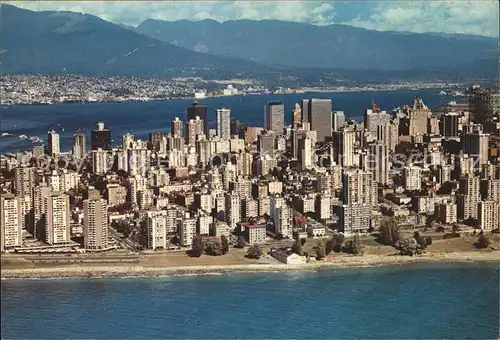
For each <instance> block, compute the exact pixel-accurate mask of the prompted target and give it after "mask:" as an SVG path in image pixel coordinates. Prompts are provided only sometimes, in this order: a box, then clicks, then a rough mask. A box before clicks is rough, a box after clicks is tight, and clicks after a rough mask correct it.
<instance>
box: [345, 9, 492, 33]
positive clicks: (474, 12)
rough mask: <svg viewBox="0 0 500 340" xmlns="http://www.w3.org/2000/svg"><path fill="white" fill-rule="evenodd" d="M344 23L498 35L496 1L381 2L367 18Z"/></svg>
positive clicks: (422, 30) (389, 28) (418, 30)
mask: <svg viewBox="0 0 500 340" xmlns="http://www.w3.org/2000/svg"><path fill="white" fill-rule="evenodd" d="M346 24H348V25H352V26H357V27H363V28H367V29H375V30H381V31H387V30H393V31H408V32H417V33H424V32H442V33H462V34H476V35H484V36H493V37H496V36H498V30H499V26H498V2H497V1H496V0H486V1H485V0H473V1H401V2H397V1H394V2H381V3H379V5H378V6H377V7H374V8H373V9H372V11H371V13H370V16H369V17H368V18H361V17H358V18H356V19H353V20H350V21H347V22H346Z"/></svg>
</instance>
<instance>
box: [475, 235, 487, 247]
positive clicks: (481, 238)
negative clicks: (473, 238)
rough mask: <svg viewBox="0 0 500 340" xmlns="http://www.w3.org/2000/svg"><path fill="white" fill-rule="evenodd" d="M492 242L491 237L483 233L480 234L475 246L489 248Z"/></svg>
mask: <svg viewBox="0 0 500 340" xmlns="http://www.w3.org/2000/svg"><path fill="white" fill-rule="evenodd" d="M490 244H491V240H490V238H489V237H487V236H486V235H484V234H483V235H481V236H479V238H478V239H477V242H476V244H475V246H476V247H477V248H488V247H489V246H490Z"/></svg>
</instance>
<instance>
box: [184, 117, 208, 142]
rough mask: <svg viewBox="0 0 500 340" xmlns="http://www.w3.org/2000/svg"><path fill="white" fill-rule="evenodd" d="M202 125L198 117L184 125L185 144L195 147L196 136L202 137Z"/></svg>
mask: <svg viewBox="0 0 500 340" xmlns="http://www.w3.org/2000/svg"><path fill="white" fill-rule="evenodd" d="M203 131H204V123H203V120H202V119H201V118H200V117H198V116H197V117H196V118H195V119H191V120H189V121H188V122H187V123H186V144H188V145H191V146H195V144H196V139H197V138H198V137H197V136H199V135H204V132H203Z"/></svg>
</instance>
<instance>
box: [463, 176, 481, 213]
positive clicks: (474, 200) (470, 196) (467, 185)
mask: <svg viewBox="0 0 500 340" xmlns="http://www.w3.org/2000/svg"><path fill="white" fill-rule="evenodd" d="M459 190H460V195H458V196H457V215H458V218H459V219H461V220H467V219H470V218H471V219H477V218H478V204H479V200H480V190H481V189H480V180H479V177H475V176H466V177H464V178H462V179H461V180H460V184H459Z"/></svg>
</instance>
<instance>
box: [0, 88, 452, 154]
mask: <svg viewBox="0 0 500 340" xmlns="http://www.w3.org/2000/svg"><path fill="white" fill-rule="evenodd" d="M438 92H439V89H422V90H418V91H412V90H398V91H376V92H367V91H365V92H335V93H300V94H282V95H248V96H230V97H213V98H207V99H202V100H198V101H199V102H200V103H202V104H205V105H207V109H208V112H209V127H210V128H214V127H215V110H216V109H217V108H220V107H226V108H229V109H230V110H231V119H239V120H241V121H243V122H244V123H245V124H246V125H247V126H263V122H264V105H265V104H266V103H267V102H268V101H281V102H283V103H284V105H285V121H286V122H288V123H289V122H290V112H291V110H292V109H293V107H294V105H295V103H298V102H300V100H301V99H303V98H326V99H331V100H332V109H333V110H340V111H344V112H345V114H346V117H348V118H350V119H354V118H356V119H362V117H363V114H364V110H365V109H366V108H371V101H372V100H375V101H376V103H377V105H378V106H379V107H381V108H382V109H384V110H387V111H388V112H390V111H391V110H392V109H393V108H395V107H398V106H403V105H405V104H412V103H413V98H414V97H415V96H420V97H421V98H423V100H424V102H425V103H426V105H427V106H429V107H430V108H434V107H438V106H443V105H446V103H447V102H449V101H451V100H460V99H461V98H457V97H452V96H439V95H438ZM192 102H193V100H190V99H179V100H170V101H149V102H121V103H92V104H53V105H12V106H2V107H0V120H1V127H0V130H1V131H2V132H10V133H14V134H15V135H20V134H25V135H28V136H36V137H38V138H41V139H43V140H44V141H46V140H47V132H48V131H50V130H52V129H54V130H55V131H56V132H57V133H59V135H60V142H61V150H63V151H69V150H70V149H71V143H72V136H73V133H74V132H75V131H76V130H77V129H83V130H84V131H85V132H86V135H87V142H88V143H90V130H91V129H93V128H94V127H95V125H96V123H97V122H98V121H103V122H104V123H105V125H106V127H108V128H109V129H110V130H111V134H112V138H113V140H114V142H113V144H114V145H118V144H120V143H121V136H122V135H123V134H125V133H128V132H130V133H132V134H134V135H135V136H136V139H143V140H145V139H147V138H148V134H149V133H151V132H156V131H169V130H170V122H171V120H172V119H173V118H174V117H179V118H180V119H185V112H186V108H187V107H188V106H189V105H190V104H191V103H192ZM0 143H1V144H0V149H1V150H0V152H2V153H6V152H13V151H25V150H30V149H31V148H32V144H31V143H30V142H26V141H22V140H19V139H17V138H13V137H7V138H6V137H4V138H1V139H0Z"/></svg>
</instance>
